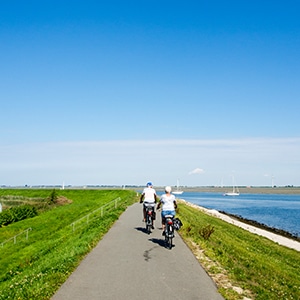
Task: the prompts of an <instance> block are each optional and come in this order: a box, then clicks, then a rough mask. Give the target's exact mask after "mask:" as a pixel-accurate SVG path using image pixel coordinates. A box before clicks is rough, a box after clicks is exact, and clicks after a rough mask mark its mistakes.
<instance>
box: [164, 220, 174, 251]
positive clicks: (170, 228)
mask: <svg viewBox="0 0 300 300" xmlns="http://www.w3.org/2000/svg"><path fill="white" fill-rule="evenodd" d="M165 219H166V228H165V244H166V247H167V248H168V249H172V247H173V238H174V237H175V235H174V224H173V219H174V216H173V215H166V216H165Z"/></svg>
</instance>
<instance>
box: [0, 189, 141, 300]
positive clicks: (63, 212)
mask: <svg viewBox="0 0 300 300" xmlns="http://www.w3.org/2000/svg"><path fill="white" fill-rule="evenodd" d="M50 193H51V191H49V190H48V191H47V190H0V196H1V195H3V194H10V195H18V194H20V195H21V194H22V195H25V196H26V197H47V196H48V195H49V194H50ZM58 193H59V195H62V196H64V197H67V198H68V199H72V201H73V203H72V204H69V205H65V206H61V207H57V208H55V209H53V210H51V211H47V212H45V213H44V214H42V215H40V216H38V217H35V218H32V219H28V220H24V221H22V222H18V223H15V224H11V225H9V226H7V227H5V228H1V229H0V241H1V242H2V241H4V240H6V239H7V238H8V237H11V236H13V235H15V234H17V233H19V232H21V231H22V230H24V229H26V228H29V227H31V228H32V231H31V232H30V233H29V239H28V241H26V240H23V241H21V242H19V243H17V244H15V245H14V244H13V243H11V244H8V245H5V246H4V247H3V248H0V255H1V264H0V299H49V298H50V297H51V296H52V295H53V293H54V292H55V290H57V288H58V286H59V285H60V284H62V283H63V282H64V281H65V280H66V278H67V277H68V275H69V274H70V273H71V272H72V271H73V270H74V269H75V268H76V266H77V265H78V264H79V263H80V261H81V260H82V258H83V257H84V256H85V255H86V254H87V253H88V252H89V251H90V250H91V249H92V248H93V247H94V246H95V245H96V244H97V242H98V241H99V240H100V239H101V238H102V236H103V235H104V234H105V233H106V232H107V231H108V229H109V228H110V227H111V225H112V224H113V223H114V221H115V220H116V219H117V218H118V217H119V215H120V214H121V213H122V212H123V211H124V210H125V209H126V207H127V206H128V205H131V204H132V203H133V202H134V201H136V193H135V192H132V191H125V190H124V191H123V190H122V191H120V190H119V191H118V190H105V191H102V190H64V191H59V192H58ZM117 197H121V198H122V201H121V204H120V205H119V206H118V208H117V209H112V210H109V211H106V212H105V213H104V215H103V217H100V216H99V215H98V217H96V218H94V219H91V220H90V221H89V224H88V226H87V225H86V222H85V221H84V222H81V223H80V224H77V225H76V230H75V232H73V231H72V227H71V226H70V224H71V223H72V222H74V221H75V220H78V219H79V218H81V217H83V216H85V215H86V214H87V213H89V212H91V211H94V210H95V209H97V208H99V207H101V206H103V205H104V204H106V203H108V202H110V201H111V200H113V199H116V198H117Z"/></svg>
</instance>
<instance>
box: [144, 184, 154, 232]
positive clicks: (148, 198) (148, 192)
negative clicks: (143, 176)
mask: <svg viewBox="0 0 300 300" xmlns="http://www.w3.org/2000/svg"><path fill="white" fill-rule="evenodd" d="M157 199H158V198H157V195H156V191H155V189H154V188H153V184H152V182H147V184H146V187H145V188H144V190H143V193H142V195H141V198H140V203H143V200H144V205H143V216H144V219H143V221H144V222H145V221H146V207H147V206H151V207H152V209H153V212H154V208H155V203H156V202H157ZM154 213H155V212H154ZM152 229H154V223H153V224H152Z"/></svg>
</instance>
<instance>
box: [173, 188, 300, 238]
mask: <svg viewBox="0 0 300 300" xmlns="http://www.w3.org/2000/svg"><path fill="white" fill-rule="evenodd" d="M178 198H180V199H184V200H186V201H188V202H191V203H193V204H197V205H200V206H203V207H205V208H208V209H216V210H218V211H225V212H227V213H231V214H235V215H239V216H241V217H243V218H246V219H250V220H254V221H257V222H259V223H263V224H265V225H267V226H269V227H275V228H278V229H282V230H285V231H288V232H290V233H292V234H294V235H298V236H300V195H277V194H275V195H273V194H272V195H268V194H240V195H239V196H236V197H229V196H227V197H225V196H223V195H222V194H220V193H197V192H184V193H183V194H182V195H178Z"/></svg>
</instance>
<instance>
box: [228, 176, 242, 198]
mask: <svg viewBox="0 0 300 300" xmlns="http://www.w3.org/2000/svg"><path fill="white" fill-rule="evenodd" d="M232 182H233V185H232V192H227V193H224V196H239V194H240V191H239V188H238V187H237V186H235V185H234V178H233V176H232Z"/></svg>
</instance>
